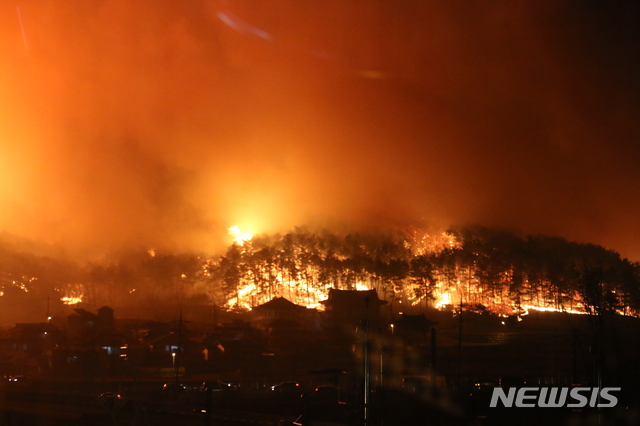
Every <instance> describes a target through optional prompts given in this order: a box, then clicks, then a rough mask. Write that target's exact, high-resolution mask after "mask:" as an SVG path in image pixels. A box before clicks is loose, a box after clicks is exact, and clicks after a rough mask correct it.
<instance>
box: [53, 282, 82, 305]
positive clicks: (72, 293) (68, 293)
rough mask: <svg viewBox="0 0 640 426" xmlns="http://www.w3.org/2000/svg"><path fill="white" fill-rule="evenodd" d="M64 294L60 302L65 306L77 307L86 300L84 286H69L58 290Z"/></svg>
mask: <svg viewBox="0 0 640 426" xmlns="http://www.w3.org/2000/svg"><path fill="white" fill-rule="evenodd" d="M56 290H57V291H58V292H59V293H61V294H62V296H61V297H60V301H61V302H62V303H64V304H65V305H77V304H78V303H82V299H83V298H84V286H83V285H82V284H68V285H67V286H65V287H64V288H61V289H56Z"/></svg>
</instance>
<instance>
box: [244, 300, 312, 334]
mask: <svg viewBox="0 0 640 426" xmlns="http://www.w3.org/2000/svg"><path fill="white" fill-rule="evenodd" d="M314 312H315V310H314V309H307V308H306V307H304V306H300V305H296V304H295V303H293V302H290V301H289V300H287V299H285V298H284V297H275V298H273V299H271V300H270V301H268V302H266V303H263V304H262V305H259V306H256V307H255V308H253V309H252V310H251V316H252V318H251V322H252V323H253V324H254V325H255V326H256V328H259V329H263V330H272V329H274V328H298V327H299V326H300V325H301V324H305V325H306V323H307V322H309V320H310V318H311V314H312V313H314Z"/></svg>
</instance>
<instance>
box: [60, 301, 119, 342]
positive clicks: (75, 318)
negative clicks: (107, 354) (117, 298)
mask: <svg viewBox="0 0 640 426" xmlns="http://www.w3.org/2000/svg"><path fill="white" fill-rule="evenodd" d="M74 311H75V312H74V313H73V314H71V315H69V316H68V317H67V338H68V339H69V340H70V341H81V342H83V343H94V341H95V340H96V339H98V338H99V337H104V336H107V335H110V334H112V333H113V331H114V326H113V324H114V321H113V309H111V308H110V307H108V306H103V307H102V308H100V309H98V311H97V312H98V313H97V314H93V313H91V312H88V311H85V310H84V309H74Z"/></svg>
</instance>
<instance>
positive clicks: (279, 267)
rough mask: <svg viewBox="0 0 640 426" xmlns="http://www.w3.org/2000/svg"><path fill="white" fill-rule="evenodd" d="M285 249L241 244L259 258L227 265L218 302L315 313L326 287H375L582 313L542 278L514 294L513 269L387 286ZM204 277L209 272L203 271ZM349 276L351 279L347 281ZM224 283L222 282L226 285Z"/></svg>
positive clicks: (408, 298) (447, 246)
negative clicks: (275, 304)
mask: <svg viewBox="0 0 640 426" xmlns="http://www.w3.org/2000/svg"><path fill="white" fill-rule="evenodd" d="M229 233H230V234H231V235H233V236H234V241H235V243H236V244H237V245H240V246H242V245H245V243H246V242H247V241H249V240H251V239H252V238H253V236H252V234H250V233H248V232H242V231H241V230H240V229H239V228H238V227H237V226H233V227H231V228H229ZM404 246H405V248H407V249H409V253H411V256H415V257H416V258H417V257H418V256H423V255H431V254H436V255H437V254H441V253H443V252H445V250H457V249H460V248H461V247H462V243H461V242H460V241H459V240H458V239H457V238H456V236H455V235H453V234H450V233H441V234H432V235H429V234H415V235H413V236H412V237H411V238H410V239H409V240H408V241H405V242H404ZM265 247H267V246H265ZM288 250H289V251H288V252H287V256H286V257H278V254H280V255H282V253H284V250H283V249H282V248H280V249H279V251H276V252H275V253H276V254H273V253H271V254H269V251H268V250H267V249H265V248H264V247H262V246H260V242H258V240H257V239H256V240H255V241H254V242H253V244H251V245H246V246H245V247H244V248H243V249H242V253H243V255H247V256H248V258H249V259H256V256H257V258H258V259H261V260H259V261H258V262H256V263H250V262H249V263H246V264H243V265H241V266H238V267H237V268H238V269H236V270H233V274H231V275H232V276H234V275H235V276H236V278H234V279H235V280H236V281H235V282H234V283H233V285H232V287H231V288H233V290H231V296H230V297H229V296H227V298H226V303H225V306H226V307H227V308H235V309H245V310H251V309H252V308H253V307H256V306H258V305H261V304H263V303H266V302H268V301H270V300H271V299H272V298H274V297H284V298H286V299H288V300H290V301H291V302H293V303H295V304H297V305H300V306H306V307H307V308H315V309H319V310H322V309H323V305H322V303H321V302H322V301H324V300H326V299H327V298H328V295H329V290H330V289H331V288H337V289H345V290H360V291H363V290H372V289H375V290H376V291H377V292H378V295H380V297H382V298H392V299H393V300H394V301H397V303H398V304H403V306H407V305H408V306H409V308H406V309H415V310H419V309H423V308H424V307H427V306H431V307H434V308H436V309H439V310H443V311H450V312H458V311H459V310H460V309H463V310H466V311H473V312H478V313H485V312H486V313H491V314H494V315H498V316H502V317H508V316H516V317H518V318H519V319H520V318H521V317H523V316H525V315H528V314H529V313H530V312H531V311H544V312H564V313H571V314H587V313H588V307H587V306H585V304H584V300H583V297H582V295H581V294H579V293H578V292H577V291H572V292H569V291H568V290H567V292H566V293H564V292H560V291H556V292H550V291H549V289H552V288H554V286H553V283H551V282H550V281H549V280H548V279H544V278H539V277H531V278H528V277H524V281H523V282H522V283H521V284H520V287H519V288H520V291H518V292H517V293H514V292H513V289H512V284H513V276H514V274H515V273H516V272H515V271H513V270H506V271H501V272H500V273H499V274H497V275H496V276H494V277H492V278H491V280H490V281H488V280H487V279H486V277H485V278H481V277H480V276H479V275H477V274H478V271H477V270H476V268H475V267H474V265H472V264H470V265H467V266H458V265H457V264H455V263H447V264H442V265H437V266H435V267H434V269H433V271H432V276H431V277H430V278H429V279H421V280H412V279H411V278H410V277H405V278H402V279H401V282H400V281H396V282H394V283H390V282H389V281H387V282H385V281H384V280H383V279H381V277H380V276H379V275H376V274H375V273H371V272H367V271H363V270H354V269H350V268H351V267H350V266H347V267H344V266H343V268H344V269H343V270H342V271H341V272H340V273H338V275H334V276H332V277H330V278H329V280H327V275H326V271H325V273H324V274H323V273H321V270H320V269H319V268H320V267H319V266H318V263H313V262H310V261H309V259H310V254H309V252H308V251H307V250H306V248H305V247H304V246H303V245H300V246H295V245H294V246H293V248H289V249H288ZM254 251H255V252H254ZM261 256H263V257H261ZM317 256H319V260H317V261H319V262H321V261H326V260H327V258H328V257H326V258H324V259H323V258H322V256H328V255H327V254H326V253H325V254H320V255H317ZM330 256H332V257H331V259H332V261H334V262H337V263H340V262H343V261H345V259H346V257H345V256H344V254H341V253H339V252H337V253H331V255H330ZM210 267H211V265H210V264H209V265H207V266H206V269H207V271H208V268H210ZM205 276H211V275H210V274H209V273H208V272H207V273H205ZM354 276H356V277H357V278H356V279H357V280H358V281H355V282H354V280H353V277H354ZM348 277H352V279H351V280H350V279H348ZM227 285H228V286H229V282H228V283H227ZM396 306H398V305H396ZM410 307H413V308H410ZM623 309H624V310H619V313H621V314H623V315H635V314H636V313H635V312H632V311H631V310H630V309H629V308H623Z"/></svg>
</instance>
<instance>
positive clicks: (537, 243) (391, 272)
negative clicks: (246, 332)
mask: <svg viewBox="0 0 640 426" xmlns="http://www.w3.org/2000/svg"><path fill="white" fill-rule="evenodd" d="M209 266H210V267H209V272H210V275H211V279H212V281H213V282H214V283H216V285H215V288H216V289H218V291H219V292H220V297H221V300H225V301H227V307H229V308H234V307H240V308H243V307H244V308H249V307H251V306H255V305H257V304H261V303H264V302H266V301H268V300H270V299H271V298H273V297H276V296H283V297H286V298H288V299H290V300H292V301H294V302H296V303H299V304H302V305H307V306H318V304H319V302H320V301H321V300H323V299H325V298H326V295H327V294H328V290H329V289H330V288H338V289H361V288H368V289H376V290H377V292H378V294H379V295H380V297H382V298H384V299H385V300H387V301H389V302H390V303H392V304H393V303H398V304H404V305H403V307H402V309H400V310H405V311H407V312H411V310H412V307H413V309H414V310H416V309H422V308H423V307H425V306H429V305H431V306H436V307H438V308H445V309H446V308H449V309H452V310H453V309H457V307H459V306H460V304H462V305H463V307H464V308H466V309H468V310H477V311H490V312H494V313H498V314H504V315H513V314H515V315H519V314H524V313H526V312H527V310H528V309H547V310H566V311H573V312H586V313H588V312H590V311H591V310H594V309H595V310H601V309H606V310H613V311H617V312H619V313H622V314H634V313H635V312H637V311H638V308H639V302H640V299H639V296H640V293H639V291H640V286H639V283H640V265H638V264H637V263H632V262H630V261H629V260H627V259H624V258H621V256H620V255H619V254H618V253H616V252H615V251H612V250H607V249H605V248H603V247H601V246H597V245H593V244H584V243H576V242H570V241H567V240H566V239H564V238H560V237H547V236H520V235H518V233H517V232H514V231H509V230H502V229H495V228H487V227H482V226H470V227H463V228H458V229H452V230H450V231H447V232H445V233H442V234H434V235H429V234H426V233H421V232H416V231H413V232H404V233H403V232H392V233H388V234H380V233H373V234H368V233H351V234H346V235H338V234H335V233H331V232H328V231H320V232H311V231H309V230H308V229H304V228H299V229H296V230H294V231H292V232H289V233H286V234H282V235H281V234H276V235H264V236H259V237H256V238H254V239H253V240H251V241H247V242H245V243H243V244H242V245H240V244H234V245H232V246H230V247H229V248H228V250H227V252H226V253H225V254H224V255H223V256H221V257H220V259H219V260H218V261H216V262H214V263H212V264H211V265H209Z"/></svg>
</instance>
